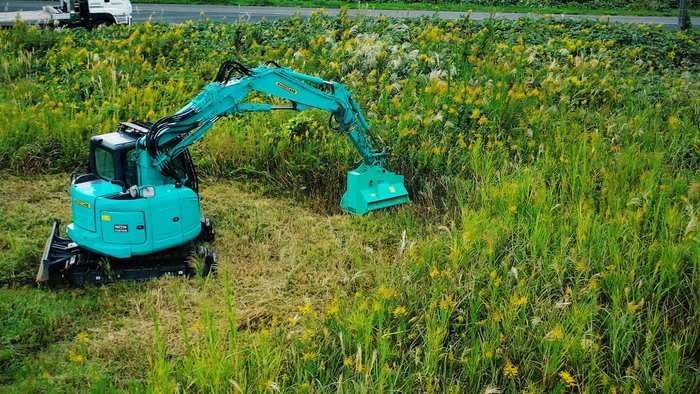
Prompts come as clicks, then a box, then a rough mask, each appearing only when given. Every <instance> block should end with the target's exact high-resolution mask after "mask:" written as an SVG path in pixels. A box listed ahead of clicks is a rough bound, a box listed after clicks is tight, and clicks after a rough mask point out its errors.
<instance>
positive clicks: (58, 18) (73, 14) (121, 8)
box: [0, 0, 131, 29]
mask: <svg viewBox="0 0 700 394" xmlns="http://www.w3.org/2000/svg"><path fill="white" fill-rule="evenodd" d="M18 21H22V22H24V23H27V24H29V25H41V26H67V27H85V28H87V29H96V28H100V27H104V26H109V25H113V24H117V25H131V1H130V0H59V2H58V5H55V6H51V5H45V6H43V7H42V9H41V10H28V11H19V12H0V26H5V27H11V26H14V24H15V23H17V22H18Z"/></svg>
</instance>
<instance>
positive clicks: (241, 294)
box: [0, 175, 402, 380]
mask: <svg viewBox="0 0 700 394" xmlns="http://www.w3.org/2000/svg"><path fill="white" fill-rule="evenodd" d="M68 185H69V179H68V176H66V175H54V176H40V177H31V178H16V177H6V178H3V179H0V197H2V198H1V199H0V207H1V208H2V210H3V211H5V212H7V213H8V214H7V215H6V216H5V218H4V219H3V220H5V221H6V222H7V225H6V226H4V227H5V228H6V230H4V231H3V233H2V236H3V239H8V238H10V237H13V238H14V239H19V240H21V243H22V244H23V245H24V246H23V247H25V246H27V245H28V246H27V247H28V248H29V250H30V253H26V254H24V255H22V254H21V253H19V252H18V251H17V250H16V249H17V248H18V246H17V243H12V244H11V243H10V242H4V243H2V248H3V252H7V253H8V254H9V255H13V256H17V257H18V259H17V261H14V262H12V264H13V265H14V266H16V267H18V268H17V271H18V274H17V275H18V276H19V277H21V278H23V279H22V280H20V281H18V280H16V279H13V277H12V276H8V275H7V274H4V275H5V276H4V277H5V278H6V279H5V280H6V281H7V282H8V283H10V284H11V286H17V285H20V284H23V283H28V282H31V281H30V280H29V279H31V278H33V276H34V275H35V270H36V267H37V266H38V260H39V258H40V255H41V248H42V247H43V242H44V240H45V238H46V236H47V234H48V232H49V230H50V224H51V222H52V221H53V218H54V217H57V218H60V219H62V221H63V223H64V226H65V224H67V223H70V221H71V216H70V198H69V187H68ZM202 211H203V213H205V214H206V215H208V216H210V217H212V219H213V220H214V223H215V225H216V229H217V240H216V241H215V243H214V244H213V248H214V249H215V250H216V252H217V253H218V255H219V270H218V272H219V273H218V275H217V276H215V277H209V278H192V279H189V280H186V279H182V278H162V279H159V280H155V281H150V282H146V283H120V284H116V285H111V286H104V287H100V288H88V289H72V288H68V287H58V288H42V289H36V290H34V291H35V292H39V293H40V292H54V293H55V295H56V296H57V297H58V298H63V299H82V300H83V301H81V302H84V303H94V304H96V305H95V306H94V309H95V310H94V311H93V312H86V315H84V318H82V319H80V320H79V321H71V322H66V324H68V327H65V332H66V335H64V336H63V337H62V338H60V340H59V341H58V342H57V343H56V344H55V346H49V347H45V348H43V349H40V351H39V352H38V354H37V355H36V360H37V362H38V363H39V364H42V365H46V363H44V362H41V361H40V360H48V359H51V358H54V359H58V360H61V362H60V363H58V364H56V365H55V367H54V368H53V369H52V370H48V371H47V372H48V373H49V374H51V375H52V376H54V379H57V380H60V377H61V376H62V373H61V371H62V370H64V369H65V368H66V367H67V366H68V364H69V362H68V357H69V356H68V355H69V353H70V352H71V351H75V350H76V349H77V348H78V345H79V344H78V340H77V339H76V338H77V337H76V336H77V334H78V333H81V332H82V333H85V334H87V337H88V338H89V340H88V342H87V357H86V361H85V365H89V366H90V368H86V369H91V368H92V369H93V370H96V371H101V373H102V374H104V375H109V376H113V377H114V378H115V379H116V378H118V377H124V376H129V377H130V378H132V379H137V380H141V379H145V378H146V375H145V374H146V370H147V367H148V357H149V356H153V355H154V352H155V350H154V349H155V348H156V338H155V329H154V318H156V319H157V321H158V323H159V325H160V330H161V333H162V338H163V339H164V341H165V342H166V348H167V353H168V355H169V356H171V357H182V356H183V355H184V354H186V349H185V343H184V342H183V330H182V325H183V323H182V322H183V321H184V325H185V327H186V328H187V331H188V335H190V337H191V338H192V339H193V340H195V339H196V338H197V336H198V335H201V334H202V333H203V331H204V330H203V327H202V325H203V322H202V317H203V316H204V315H207V314H211V315H215V317H214V319H216V320H219V319H220V320H221V321H220V322H217V325H219V326H220V327H224V326H225V325H226V323H225V322H224V320H225V319H227V316H226V313H225V311H226V294H225V286H224V281H225V280H228V281H229V288H230V289H231V293H232V296H233V297H232V301H233V305H234V308H235V311H236V312H235V313H236V317H237V324H238V328H239V330H240V331H241V332H244V333H245V332H257V331H258V330H260V329H261V328H264V327H267V326H270V325H271V324H272V323H279V322H283V321H285V320H286V319H288V318H290V317H293V316H294V315H296V314H297V313H298V307H299V306H301V305H305V304H307V303H311V304H312V305H315V306H317V307H319V308H320V307H322V306H324V305H326V304H328V303H329V302H330V301H331V300H332V299H333V297H334V296H335V295H336V294H352V293H353V292H354V291H356V289H357V288H358V286H359V284H358V281H359V280H362V281H363V283H365V284H366V283H371V281H372V277H373V276H374V275H376V274H377V273H378V272H384V271H386V270H387V269H388V266H389V265H388V264H387V263H386V261H390V260H391V259H392V258H394V257H395V254H396V253H398V250H399V243H400V241H401V231H402V230H401V229H399V228H397V227H396V225H395V224H392V225H391V226H388V225H387V226H386V227H385V226H384V225H385V224H384V223H383V221H382V217H383V216H382V215H388V213H378V214H373V215H369V216H366V217H353V216H348V215H337V216H324V215H322V214H317V213H313V212H311V211H309V210H308V209H305V208H302V207H300V206H299V205H298V204H296V203H295V202H294V201H291V200H287V199H279V198H278V199H271V198H265V197H261V196H260V195H257V194H254V193H251V192H245V191H242V190H241V188H239V187H238V186H237V184H236V183H234V182H230V181H223V182H206V183H205V185H204V186H203V188H202ZM358 229H364V230H365V231H363V234H362V235H360V234H359V233H358ZM62 231H65V227H63V229H62ZM3 264H10V263H9V262H8V261H7V259H6V260H5V261H3ZM358 265H359V266H360V267H358ZM28 278H29V279H28ZM30 286H32V285H31V284H30ZM24 289H25V290H26V288H24ZM178 300H179V301H178ZM178 302H179V303H180V305H178ZM74 307H75V308H76V309H78V308H85V307H84V306H80V305H77V304H76V305H75V306H74ZM95 312H97V313H95Z"/></svg>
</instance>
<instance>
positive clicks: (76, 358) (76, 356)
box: [69, 352, 85, 363]
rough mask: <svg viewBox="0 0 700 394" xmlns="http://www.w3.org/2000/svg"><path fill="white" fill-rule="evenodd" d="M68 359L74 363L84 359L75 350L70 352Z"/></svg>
mask: <svg viewBox="0 0 700 394" xmlns="http://www.w3.org/2000/svg"><path fill="white" fill-rule="evenodd" d="M69 359H70V361H72V362H74V363H82V362H83V361H85V359H84V358H83V356H81V355H80V354H78V353H75V352H71V353H70V356H69Z"/></svg>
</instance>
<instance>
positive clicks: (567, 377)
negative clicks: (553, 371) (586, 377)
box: [559, 371, 578, 387]
mask: <svg viewBox="0 0 700 394" xmlns="http://www.w3.org/2000/svg"><path fill="white" fill-rule="evenodd" d="M559 377H560V378H561V380H562V381H564V383H565V384H566V387H576V386H578V384H577V383H576V379H574V377H573V376H571V374H570V373H568V372H566V371H562V372H559Z"/></svg>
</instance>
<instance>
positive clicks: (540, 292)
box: [0, 13, 700, 393]
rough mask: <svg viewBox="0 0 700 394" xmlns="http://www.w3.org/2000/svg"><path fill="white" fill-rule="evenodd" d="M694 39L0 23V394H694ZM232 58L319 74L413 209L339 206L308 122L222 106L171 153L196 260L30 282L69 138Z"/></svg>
mask: <svg viewBox="0 0 700 394" xmlns="http://www.w3.org/2000/svg"><path fill="white" fill-rule="evenodd" d="M299 43H301V44H299ZM699 43H700V34H698V33H696V32H694V31H688V32H676V31H664V30H663V29H662V28H661V27H656V26H636V25H618V24H609V23H607V22H606V21H605V20H600V21H583V22H574V21H559V20H554V19H549V18H543V19H537V20H531V19H522V20H519V21H505V20H487V21H484V22H475V21H471V20H469V19H468V18H464V19H462V20H458V21H444V20H439V19H435V18H423V19H415V20H392V19H389V18H377V19H372V18H360V19H357V20H349V19H348V18H347V17H345V16H342V15H341V16H340V17H337V18H331V17H328V16H325V15H323V14H321V13H318V14H315V15H314V16H312V17H311V18H310V19H308V20H305V19H301V18H291V19H287V20H281V21H274V22H263V23H261V24H257V25H249V24H230V25H223V24H218V23H212V22H209V21H207V20H202V21H198V22H192V23H188V24H184V25H180V26H166V25H158V24H150V23H148V24H143V25H138V26H134V27H118V26H113V27H110V28H108V29H104V30H100V31H96V32H92V33H88V32H86V31H84V30H82V29H75V30H40V29H36V28H31V27H22V26H17V27H16V28H15V29H12V30H3V31H0V58H2V59H3V60H2V64H0V82H1V84H0V123H2V124H4V125H7V126H6V127H5V128H3V129H2V131H0V167H2V168H3V172H2V177H1V178H0V197H1V198H0V211H2V212H3V215H1V216H0V250H1V251H2V254H1V255H0V283H2V286H3V288H2V291H0V301H1V302H0V308H2V314H3V316H4V318H3V320H2V322H0V342H1V343H2V344H3V346H2V348H1V350H0V385H2V386H0V387H2V390H3V391H9V392H29V391H39V392H41V391H44V392H137V391H145V392H166V393H170V392H178V391H179V392H195V393H198V392H270V391H273V392H274V391H280V392H348V393H350V392H352V393H355V392H372V393H375V392H434V393H443V392H453V393H461V392H469V393H472V392H474V393H477V392H478V393H497V392H503V393H543V392H547V393H568V392H581V393H647V392H664V393H677V392H695V391H697V390H698V388H700V374H699V373H698V367H700V342H699V341H700V333H699V332H698V331H699V330H698V327H700V310H699V305H700V304H699V302H700V285H699V284H698V278H699V275H700V273H699V271H698V270H699V269H700V259H698V252H700V250H699V249H700V248H699V244H698V238H697V235H696V230H697V215H698V203H699V202H700V181H699V180H698V179H697V171H698V168H700V134H699V133H698V129H699V126H700V124H699V123H698V119H700V118H699V117H698V115H700V100H698V98H697V93H696V92H697V91H698V87H699V85H700V81H699V79H698V77H697V71H698V66H697V64H698V60H699V58H700V45H699ZM230 58H233V59H235V60H238V61H241V62H243V63H244V64H248V65H251V66H257V65H259V64H262V63H263V62H264V61H266V60H275V61H277V62H278V63H280V64H281V65H283V66H287V67H291V68H293V69H294V70H296V71H299V72H303V73H306V74H311V75H318V76H320V77H322V78H324V79H326V80H337V81H339V82H341V83H343V84H344V85H345V86H346V87H347V88H348V89H349V90H350V91H351V92H352V93H353V94H354V96H355V99H356V101H357V102H358V103H360V105H361V107H362V108H363V110H364V111H365V115H366V117H367V118H368V120H369V122H370V125H371V126H372V127H373V130H374V132H375V133H376V134H377V135H378V137H379V138H380V139H381V141H382V143H383V144H385V146H386V147H387V148H388V149H389V153H390V155H389V159H390V160H389V162H388V168H389V169H390V170H392V171H396V172H397V173H400V174H404V175H406V184H407V186H408V188H409V191H410V193H411V197H412V200H413V203H412V204H410V205H407V206H403V207H398V208H394V209H391V210H388V211H382V212H373V213H371V214H370V215H367V216H363V217H353V216H348V215H345V214H343V213H341V212H340V210H339V208H338V203H339V201H340V195H341V193H342V191H343V190H344V184H343V182H344V175H345V172H346V171H347V170H349V169H351V168H353V165H354V162H355V159H356V155H355V153H354V151H353V150H352V148H351V146H350V144H349V143H348V142H347V141H346V140H344V139H343V138H341V137H342V136H337V135H334V134H332V132H330V131H329V130H327V129H326V128H325V122H326V119H327V114H324V113H319V112H314V111H308V112H303V113H285V114H282V113H274V114H270V115H260V114H258V115H254V116H247V115H245V116H240V117H233V118H229V119H226V120H222V121H220V122H219V123H217V126H216V127H215V128H214V129H213V130H212V131H211V132H210V133H209V134H208V135H207V137H206V138H205V140H204V141H203V142H202V143H200V144H199V145H197V147H196V148H195V151H194V152H193V156H194V157H195V161H196V163H197V165H198V168H199V169H200V171H201V172H202V174H203V175H204V176H205V178H206V181H205V185H204V187H203V192H202V201H203V210H204V212H205V213H206V214H208V215H210V216H212V217H213V219H214V221H215V223H216V224H217V230H218V238H217V241H216V242H215V243H214V245H213V246H214V248H215V249H216V250H217V252H218V253H219V255H220V257H221V259H220V270H219V275H218V276H216V277H208V278H193V279H190V280H181V279H173V278H166V279H162V280H158V281H152V282H148V283H124V284H118V285H112V286H104V287H90V288H86V289H72V288H68V287H64V286H58V287H52V288H47V287H40V288H38V287H37V286H36V285H34V284H33V282H32V280H33V277H34V276H35V272H36V268H37V265H38V260H39V257H40V255H41V251H42V247H43V243H44V241H45V239H46V236H47V235H48V231H49V230H50V224H51V222H52V220H53V218H54V217H58V218H61V219H62V220H64V222H65V223H68V222H70V212H69V196H68V184H69V179H70V175H68V174H69V173H71V172H72V171H73V170H76V169H78V170H81V171H84V163H85V160H86V157H87V141H88V139H89V137H90V136H92V135H95V134H98V133H101V132H108V131H112V130H114V128H115V126H116V124H117V123H118V122H120V121H124V120H137V119H142V120H149V121H154V120H156V119H157V118H159V117H161V116H164V115H167V114H170V113H172V112H174V111H176V110H177V109H179V108H180V107H182V106H183V105H184V104H186V103H187V102H188V101H189V100H190V99H191V98H192V97H193V96H194V95H195V94H196V93H197V92H198V91H199V90H200V89H201V88H202V87H203V86H204V85H205V84H206V83H207V82H208V81H210V80H211V79H212V78H213V76H214V74H215V71H216V69H217V68H218V66H219V64H220V63H221V62H222V61H223V60H225V59H230ZM254 99H255V100H264V99H265V98H264V97H260V96H255V97H254Z"/></svg>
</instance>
